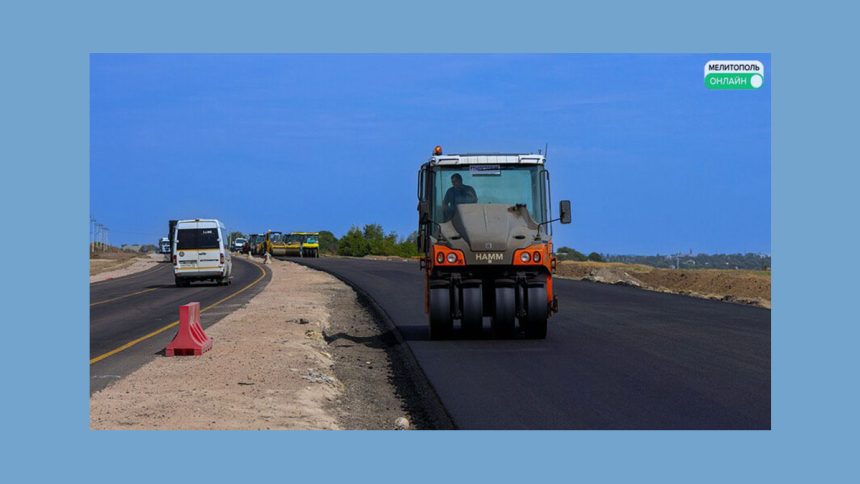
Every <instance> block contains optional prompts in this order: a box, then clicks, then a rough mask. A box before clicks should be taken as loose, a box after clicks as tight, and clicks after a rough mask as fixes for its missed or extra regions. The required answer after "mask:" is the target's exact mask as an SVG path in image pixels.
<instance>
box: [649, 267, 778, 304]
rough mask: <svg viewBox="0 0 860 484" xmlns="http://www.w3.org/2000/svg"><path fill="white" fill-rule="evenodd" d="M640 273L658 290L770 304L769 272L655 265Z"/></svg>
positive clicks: (748, 302)
mask: <svg viewBox="0 0 860 484" xmlns="http://www.w3.org/2000/svg"><path fill="white" fill-rule="evenodd" d="M638 277H639V279H640V280H641V281H643V282H645V283H646V284H647V285H648V286H651V287H653V288H656V289H658V290H664V291H670V292H679V293H682V294H691V295H698V296H704V297H709V298H712V299H722V300H725V301H733V302H741V303H747V304H761V305H763V306H765V307H770V276H769V275H765V274H760V273H758V272H753V271H730V270H714V269H698V270H673V269H654V270H653V271H650V272H647V273H643V274H639V275H638ZM765 303H766V304H765Z"/></svg>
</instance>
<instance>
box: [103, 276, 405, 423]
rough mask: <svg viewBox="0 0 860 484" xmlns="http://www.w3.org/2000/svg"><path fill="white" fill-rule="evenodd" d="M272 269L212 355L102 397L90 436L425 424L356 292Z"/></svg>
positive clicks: (151, 370)
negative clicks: (127, 432) (106, 431)
mask: <svg viewBox="0 0 860 484" xmlns="http://www.w3.org/2000/svg"><path fill="white" fill-rule="evenodd" d="M270 267H271V269H272V280H271V282H270V283H269V284H268V286H267V287H266V288H265V289H264V290H263V291H261V292H260V293H259V294H257V295H256V296H255V297H254V298H253V299H251V300H250V301H249V302H248V304H246V305H245V306H244V307H242V308H240V309H237V310H236V311H234V312H233V313H231V314H229V315H228V316H226V317H225V318H224V319H222V320H221V321H220V322H218V323H216V324H215V325H213V326H211V327H210V328H209V329H207V334H208V335H209V336H210V337H211V338H213V340H214V345H213V348H212V349H211V350H210V351H208V352H207V353H204V354H203V355H202V356H200V357H175V358H166V357H163V358H156V359H155V360H153V361H152V362H150V363H148V364H146V365H144V366H143V367H141V368H140V369H138V370H137V371H135V372H134V373H132V374H130V375H129V376H127V377H125V378H123V379H121V380H119V381H117V382H115V383H113V384H111V385H110V386H108V387H106V388H105V389H104V390H102V391H99V392H97V393H94V394H93V395H92V396H91V399H90V425H91V428H93V429H256V430H264V429H394V428H398V425H399V426H400V427H407V428H408V427H410V426H412V427H414V426H415V423H411V424H407V425H404V423H405V422H406V421H409V422H415V421H417V422H418V423H419V426H420V423H421V418H420V412H416V411H415V408H416V407H415V403H414V399H412V398H411V397H410V395H408V391H409V390H408V389H409V386H408V377H406V376H405V375H403V374H402V373H401V372H399V371H398V370H397V367H396V365H393V363H394V362H393V361H392V357H391V355H392V354H393V353H392V350H391V344H392V342H391V341H389V340H387V339H386V337H385V335H384V333H383V332H382V331H380V329H379V327H378V325H377V324H376V322H375V321H374V319H373V318H372V317H371V316H370V315H369V314H368V313H367V312H366V311H365V309H364V308H363V307H362V306H361V305H360V304H359V302H358V300H357V298H356V295H355V293H354V292H353V291H352V289H351V288H349V287H348V286H346V285H345V284H344V283H342V282H341V281H339V280H338V279H336V278H334V277H333V276H330V275H328V274H326V273H324V272H319V271H316V270H313V269H310V268H307V267H304V266H300V265H298V264H294V263H292V262H285V261H279V260H272V261H271V263H270ZM404 379H405V380H407V381H406V382H405V381H404ZM412 413H418V414H419V417H418V418H413V417H412ZM403 418H405V419H406V421H404V420H402V419H403ZM398 419H401V420H398ZM395 422H397V423H395Z"/></svg>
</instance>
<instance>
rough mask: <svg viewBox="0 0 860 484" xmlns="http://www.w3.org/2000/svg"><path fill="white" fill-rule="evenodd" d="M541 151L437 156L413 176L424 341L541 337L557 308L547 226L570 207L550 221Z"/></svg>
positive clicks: (563, 218) (565, 219)
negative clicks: (457, 336)
mask: <svg viewBox="0 0 860 484" xmlns="http://www.w3.org/2000/svg"><path fill="white" fill-rule="evenodd" d="M550 204H551V197H550V182H549V171H547V169H546V155H545V153H543V154H541V153H540V152H538V153H537V154H532V153H525V154H496V153H465V154H447V155H446V154H443V153H442V148H441V147H439V146H437V147H436V148H435V149H434V151H433V154H432V156H431V157H430V159H429V160H428V161H427V162H425V163H423V164H422V165H421V168H420V169H419V171H418V238H417V244H418V250H419V253H421V254H422V258H421V260H420V268H421V270H422V271H423V272H424V311H425V313H426V314H427V318H428V323H429V324H428V326H429V330H430V337H431V339H445V338H448V337H450V336H452V335H453V334H454V322H455V320H458V321H459V324H460V330H461V332H462V333H464V334H467V335H468V334H471V335H476V334H480V333H482V331H483V322H484V318H485V317H487V318H489V319H490V328H491V330H492V334H493V335H494V336H496V337H502V338H507V337H512V336H515V335H516V334H524V335H525V337H527V338H532V339H544V338H546V335H547V319H548V317H549V316H550V315H551V314H552V313H554V312H557V311H558V299H557V297H556V295H555V294H553V289H552V282H553V281H552V279H553V278H552V275H553V272H554V271H555V267H556V257H555V254H554V252H553V245H552V223H553V222H556V221H560V222H561V223H562V224H568V223H570V221H571V208H570V201H569V200H563V201H561V202H560V203H559V218H557V219H553V218H552V210H551V208H550Z"/></svg>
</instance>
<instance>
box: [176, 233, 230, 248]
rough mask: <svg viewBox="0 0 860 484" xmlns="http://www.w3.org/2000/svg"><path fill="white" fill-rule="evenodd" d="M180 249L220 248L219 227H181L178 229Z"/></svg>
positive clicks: (177, 241)
mask: <svg viewBox="0 0 860 484" xmlns="http://www.w3.org/2000/svg"><path fill="white" fill-rule="evenodd" d="M176 248H177V249H179V250H194V249H218V248H220V246H219V245H218V229H216V228H210V229H179V230H178V231H176Z"/></svg>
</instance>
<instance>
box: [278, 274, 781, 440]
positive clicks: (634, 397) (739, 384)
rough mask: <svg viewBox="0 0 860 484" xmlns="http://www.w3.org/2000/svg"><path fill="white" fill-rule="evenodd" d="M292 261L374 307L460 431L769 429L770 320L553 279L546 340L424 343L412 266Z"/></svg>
mask: <svg viewBox="0 0 860 484" xmlns="http://www.w3.org/2000/svg"><path fill="white" fill-rule="evenodd" d="M292 260H294V261H296V262H300V263H303V264H306V265H308V266H311V267H314V268H318V269H322V270H325V271H328V272H330V273H332V274H334V275H336V276H338V277H340V278H341V279H344V280H346V281H347V282H349V283H350V284H352V285H353V286H356V287H358V288H360V290H361V291H362V292H364V293H365V294H366V295H367V296H368V297H370V298H372V299H373V300H374V301H375V302H376V303H377V304H378V305H379V306H381V308H382V310H383V311H384V312H385V313H386V315H387V317H388V318H389V319H390V320H391V321H392V322H393V323H394V325H395V326H396V328H397V330H398V331H399V332H400V334H401V335H402V337H403V340H404V341H405V343H406V344H407V345H408V347H409V349H410V350H411V352H412V354H413V355H414V356H415V358H416V360H417V362H418V364H419V365H420V367H421V370H422V371H423V372H424V375H425V376H426V378H427V380H428V381H429V383H430V385H431V386H432V387H433V389H434V390H435V392H436V394H437V395H438V397H439V399H440V401H441V403H442V405H444V407H445V409H446V411H447V413H448V414H449V416H450V417H451V420H452V421H453V423H454V425H455V426H456V427H457V428H463V429H769V428H770V424H771V420H770V414H771V397H770V395H771V393H770V387H771V375H770V372H771V368H770V366H771V365H770V361H771V359H770V353H771V351H770V348H771V346H770V340H771V335H770V311H769V310H766V309H761V308H755V307H749V306H742V305H737V304H730V303H722V302H716V301H709V300H704V299H697V298H691V297H685V296H677V295H671V294H662V293H657V292H650V291H644V290H640V289H635V288H630V287H622V286H610V285H604V284H598V283H592V282H585V281H572V280H561V279H557V280H556V282H555V289H556V291H557V294H558V297H559V306H560V312H559V313H558V314H556V315H554V316H552V317H551V318H550V320H549V334H548V336H547V339H546V340H543V341H536V340H524V339H518V340H493V339H490V338H489V336H487V338H485V339H478V340H452V341H431V340H429V338H428V334H427V323H426V316H425V314H424V312H423V295H422V290H423V288H422V276H421V272H420V271H419V270H418V266H417V264H416V263H413V262H393V261H373V260H364V259H342V258H321V259H292ZM487 326H488V324H487V322H486V321H485V330H486V331H487V333H488V329H486V328H487Z"/></svg>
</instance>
